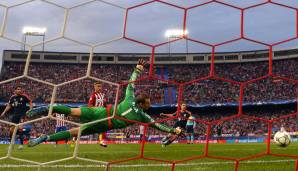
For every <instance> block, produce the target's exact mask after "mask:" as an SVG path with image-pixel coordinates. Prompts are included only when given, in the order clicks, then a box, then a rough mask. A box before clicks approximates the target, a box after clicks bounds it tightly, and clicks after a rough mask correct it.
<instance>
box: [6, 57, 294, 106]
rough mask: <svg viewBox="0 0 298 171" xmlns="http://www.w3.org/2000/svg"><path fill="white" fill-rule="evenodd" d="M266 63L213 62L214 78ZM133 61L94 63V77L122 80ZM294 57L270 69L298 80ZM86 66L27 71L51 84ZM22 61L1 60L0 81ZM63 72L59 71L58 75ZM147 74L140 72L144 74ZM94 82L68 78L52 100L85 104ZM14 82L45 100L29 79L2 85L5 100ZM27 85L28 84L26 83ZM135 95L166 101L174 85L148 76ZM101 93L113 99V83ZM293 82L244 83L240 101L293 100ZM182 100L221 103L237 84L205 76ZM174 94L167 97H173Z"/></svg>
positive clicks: (199, 72) (259, 72)
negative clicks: (150, 78)
mask: <svg viewBox="0 0 298 171" xmlns="http://www.w3.org/2000/svg"><path fill="white" fill-rule="evenodd" d="M267 64H268V63H267V62H252V63H237V64H236V63H225V64H216V65H215V72H216V74H217V75H218V76H220V77H224V78H227V79H232V80H235V81H247V80H249V79H254V78H257V77H260V76H263V75H266V74H267V73H268V66H267ZM133 66H134V65H93V67H92V74H91V75H92V76H95V77H97V78H100V79H103V80H107V81H111V82H119V83H123V82H125V81H127V80H128V78H129V76H130V74H131V71H132V70H133ZM297 66H298V59H288V60H277V61H274V67H273V69H274V71H275V73H277V74H280V75H282V76H288V77H290V78H294V79H298V73H297ZM86 68H87V66H86V65H84V64H50V63H45V64H40V63H32V64H31V65H30V67H29V75H30V76H32V77H34V78H37V79H40V80H45V81H48V82H51V83H56V84H57V83H63V82H65V81H70V80H72V79H75V78H79V77H82V76H84V75H85V73H86ZM157 68H158V69H160V70H163V71H167V72H161V73H159V75H158V77H161V78H163V79H169V80H176V81H177V82H185V81H190V80H193V79H196V78H198V77H202V76H207V75H208V72H209V66H208V65H206V64H198V65H163V66H159V65H157V66H156V68H155V69H156V70H157ZM23 70H24V63H10V62H6V63H4V66H3V69H2V72H1V75H0V80H6V79H9V78H13V77H15V76H19V75H22V73H23ZM62 72H63V74H62ZM147 73H148V68H147V70H146V72H145V73H144V74H143V75H142V76H145V75H146V74H147ZM93 82H94V80H90V79H83V80H80V81H76V82H72V83H69V84H66V85H63V86H60V87H59V88H58V92H57V96H56V102H81V103H85V102H86V101H87V100H88V96H89V95H90V93H91V92H92V89H93V86H92V84H93ZM17 84H21V85H23V86H24V89H25V90H26V93H27V94H29V95H30V97H31V98H32V99H33V101H34V102H49V101H50V99H51V95H52V87H51V86H50V85H46V84H41V83H38V82H36V81H32V80H29V79H20V80H16V81H12V82H9V83H6V84H2V85H1V90H0V99H1V100H2V101H7V100H8V98H9V97H10V95H11V94H12V92H13V87H14V86H15V85H17ZM27 85H29V86H27ZM136 85H137V86H136V93H137V94H139V93H140V92H146V93H148V94H149V95H151V97H152V98H151V99H152V101H153V103H156V104H160V103H161V104H162V103H164V99H165V98H164V97H165V96H167V94H166V93H165V89H166V88H168V87H175V86H174V85H171V84H165V83H163V82H161V81H155V80H147V81H142V82H137V83H136ZM121 90H122V91H120V100H121V98H122V97H123V95H124V93H123V90H124V88H122V89H121ZM103 92H104V93H105V94H106V97H108V103H113V102H114V99H115V97H116V95H115V94H116V87H115V86H111V85H109V84H107V83H103ZM296 92H297V85H295V84H293V83H290V82H286V81H283V80H279V79H271V78H267V79H263V80H260V81H257V82H253V83H251V84H248V85H247V86H246V87H245V89H244V101H247V102H259V101H265V100H288V99H295V98H296ZM183 96H184V99H183V100H184V101H186V102H187V103H192V104H196V103H197V104H198V103H223V102H237V101H238V98H239V86H238V85H234V84H232V83H228V82H223V81H220V80H212V79H208V80H204V81H200V82H194V83H192V84H189V85H186V86H185V88H184V92H183ZM176 97H177V92H175V95H174V96H171V98H176Z"/></svg>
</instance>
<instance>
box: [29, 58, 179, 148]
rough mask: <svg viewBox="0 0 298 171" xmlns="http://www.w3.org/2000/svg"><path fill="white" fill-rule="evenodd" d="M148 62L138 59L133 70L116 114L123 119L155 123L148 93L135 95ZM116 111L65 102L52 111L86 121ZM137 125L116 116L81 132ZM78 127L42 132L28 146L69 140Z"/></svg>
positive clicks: (37, 111) (37, 110)
mask: <svg viewBox="0 0 298 171" xmlns="http://www.w3.org/2000/svg"><path fill="white" fill-rule="evenodd" d="M145 64H146V62H145V61H144V60H142V59H140V60H139V62H138V65H137V66H136V68H135V70H134V71H133V73H132V75H131V77H130V80H129V84H128V85H127V88H126V93H125V99H124V100H123V101H122V102H121V103H120V104H119V105H118V106H117V111H116V115H117V116H118V117H121V118H124V119H126V120H132V121H138V122H143V123H150V122H155V120H154V119H153V118H151V117H150V116H149V115H148V114H147V113H145V112H144V111H143V110H147V109H149V108H150V105H151V103H150V97H149V96H148V95H146V94H141V95H139V96H137V97H135V96H134V81H135V80H136V79H137V76H138V75H139V74H140V73H141V72H142V71H143V70H144V65H145ZM48 111H49V106H46V107H38V108H34V109H32V110H29V111H28V112H27V115H28V116H29V117H32V116H36V115H42V114H46V113H48ZM113 111H114V107H113V106H112V105H110V106H108V107H80V108H69V107H67V106H63V105H57V106H53V113H60V114H65V115H71V116H74V117H80V122H82V123H87V122H91V121H95V120H99V119H103V118H107V117H109V116H111V114H112V113H113ZM132 124H134V123H133V122H128V121H124V120H120V119H116V118H112V119H109V120H105V121H102V122H99V123H94V124H91V125H86V126H83V127H82V128H81V129H82V132H81V135H90V134H95V133H103V132H107V131H108V130H112V129H120V128H125V127H127V126H129V125H132ZM150 126H151V127H153V128H156V129H158V130H160V131H163V132H167V133H172V134H176V135H179V134H180V133H181V129H179V128H170V127H168V126H166V125H163V124H160V123H153V124H151V125H150ZM78 132H79V128H73V129H70V130H67V131H62V132H58V133H55V134H52V135H42V136H40V137H38V138H35V139H31V140H29V142H28V146H29V147H33V146H36V145H38V144H40V143H42V142H46V141H53V142H55V141H59V140H65V139H70V138H72V137H75V136H77V135H78Z"/></svg>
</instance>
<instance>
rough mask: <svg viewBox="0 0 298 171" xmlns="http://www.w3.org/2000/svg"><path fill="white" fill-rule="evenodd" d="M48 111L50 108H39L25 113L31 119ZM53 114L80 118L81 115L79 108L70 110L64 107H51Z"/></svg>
mask: <svg viewBox="0 0 298 171" xmlns="http://www.w3.org/2000/svg"><path fill="white" fill-rule="evenodd" d="M49 110H50V106H41V107H37V108H34V109H31V110H29V111H28V112H27V116H29V117H33V116H38V115H43V114H47V113H48V112H49ZM53 113H61V114H65V115H71V116H77V117H80V116H81V114H82V111H81V108H70V107H68V106H64V105H57V106H53Z"/></svg>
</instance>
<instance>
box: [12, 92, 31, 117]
mask: <svg viewBox="0 0 298 171" xmlns="http://www.w3.org/2000/svg"><path fill="white" fill-rule="evenodd" d="M30 101H31V100H30V99H29V97H28V96H26V95H23V94H21V95H13V96H11V97H10V99H9V102H8V103H9V104H10V105H11V114H13V115H25V114H26V112H27V110H28V109H29V108H28V106H27V103H30Z"/></svg>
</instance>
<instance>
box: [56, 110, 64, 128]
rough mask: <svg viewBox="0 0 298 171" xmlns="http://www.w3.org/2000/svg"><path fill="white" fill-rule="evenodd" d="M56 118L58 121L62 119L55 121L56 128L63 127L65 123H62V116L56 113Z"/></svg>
mask: <svg viewBox="0 0 298 171" xmlns="http://www.w3.org/2000/svg"><path fill="white" fill-rule="evenodd" d="M56 117H57V118H58V119H62V120H56V128H58V127H62V126H65V122H64V120H65V117H64V114H58V113H57V114H56Z"/></svg>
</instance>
